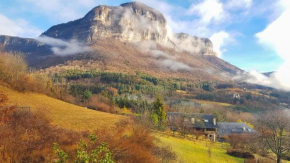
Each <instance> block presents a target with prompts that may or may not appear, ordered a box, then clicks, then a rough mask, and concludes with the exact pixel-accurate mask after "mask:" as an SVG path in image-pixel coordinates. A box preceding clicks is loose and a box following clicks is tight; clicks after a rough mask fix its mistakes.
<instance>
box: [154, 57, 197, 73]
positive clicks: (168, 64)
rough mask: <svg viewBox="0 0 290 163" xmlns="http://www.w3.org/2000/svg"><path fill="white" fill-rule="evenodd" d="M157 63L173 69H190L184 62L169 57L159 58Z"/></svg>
mask: <svg viewBox="0 0 290 163" xmlns="http://www.w3.org/2000/svg"><path fill="white" fill-rule="evenodd" d="M159 63H160V64H161V65H162V66H163V67H165V68H169V69H171V70H173V71H177V70H190V69H191V68H190V67H189V66H188V65H186V64H185V63H182V62H179V61H174V60H170V59H165V60H161V61H159Z"/></svg>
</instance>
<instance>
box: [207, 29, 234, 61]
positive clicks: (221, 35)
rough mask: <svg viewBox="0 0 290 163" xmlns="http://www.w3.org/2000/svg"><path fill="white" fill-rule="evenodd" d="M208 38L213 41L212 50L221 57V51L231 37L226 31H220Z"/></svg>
mask: <svg viewBox="0 0 290 163" xmlns="http://www.w3.org/2000/svg"><path fill="white" fill-rule="evenodd" d="M209 39H210V40H211V41H212V43H213V51H215V52H216V54H217V56H218V57H221V56H222V53H223V51H225V49H224V47H225V46H226V45H227V43H228V42H229V40H230V39H231V37H230V34H229V33H228V32H225V31H220V32H217V33H214V34H213V35H212V36H211V37H210V38H209Z"/></svg>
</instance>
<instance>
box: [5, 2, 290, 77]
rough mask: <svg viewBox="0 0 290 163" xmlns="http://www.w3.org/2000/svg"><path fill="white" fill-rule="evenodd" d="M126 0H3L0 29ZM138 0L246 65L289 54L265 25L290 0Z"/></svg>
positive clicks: (52, 21)
mask: <svg viewBox="0 0 290 163" xmlns="http://www.w3.org/2000/svg"><path fill="white" fill-rule="evenodd" d="M128 1H129V0H127V1H124V0H114V1H113V0H49V1H47V0H1V1H0V34H2V35H13V36H21V37H37V36H38V35H39V34H41V33H42V32H44V31H45V30H47V29H48V28H49V27H51V26H52V25H56V24H59V23H65V22H68V21H71V20H74V19H77V18H81V17H83V16H84V15H85V14H86V13H87V12H88V11H89V10H90V9H92V8H93V7H95V6H97V5H100V4H105V5H112V6H117V5H120V4H121V3H124V2H128ZM140 1H141V2H143V3H145V4H147V5H149V6H151V7H154V8H156V9H157V10H159V11H160V12H162V13H163V14H164V15H165V17H166V19H167V20H168V24H169V25H170V27H171V28H172V29H173V31H174V32H185V33H189V34H191V35H196V36H199V37H207V38H210V39H211V40H212V42H213V43H214V49H215V50H216V51H217V52H218V54H219V57H220V58H222V59H224V60H226V61H228V62H230V63H231V64H233V65H236V66H238V67H240V68H242V69H244V70H247V71H251V70H257V71H259V72H268V71H278V70H279V68H280V67H281V65H283V64H285V62H286V61H287V60H288V58H289V57H288V56H286V57H285V52H284V51H285V50H284V51H283V52H282V50H283V49H282V48H281V46H280V45H279V43H277V41H276V42H273V41H271V38H272V37H271V36H272V35H271V34H272V33H273V32H272V33H271V31H270V32H267V31H266V29H267V27H269V26H271V24H274V22H275V21H276V20H277V19H279V18H280V17H281V15H282V14H283V13H285V12H286V11H288V9H289V8H290V7H289V2H287V1H290V0H182V1H180V0H140ZM288 21H290V18H289V20H288ZM285 30H287V29H285ZM289 30H290V29H289ZM272 31H274V32H275V29H273V30H272ZM263 32H264V33H263ZM283 32H284V31H283ZM286 32H287V31H286ZM257 33H261V35H260V37H258V36H257ZM262 38H263V40H262ZM265 40H266V41H265ZM279 48H280V49H279ZM281 49H282V50H281ZM282 53H283V54H282Z"/></svg>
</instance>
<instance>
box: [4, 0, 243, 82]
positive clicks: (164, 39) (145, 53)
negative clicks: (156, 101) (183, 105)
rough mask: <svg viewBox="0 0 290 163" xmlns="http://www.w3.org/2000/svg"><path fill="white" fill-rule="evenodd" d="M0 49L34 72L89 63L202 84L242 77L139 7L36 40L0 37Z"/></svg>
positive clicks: (97, 11) (100, 12)
mask: <svg viewBox="0 0 290 163" xmlns="http://www.w3.org/2000/svg"><path fill="white" fill-rule="evenodd" d="M0 44H2V45H3V46H4V49H5V50H6V51H8V52H11V51H12V52H13V51H14V52H15V51H17V52H21V53H24V54H25V56H26V60H27V62H28V64H29V65H30V66H33V67H36V68H49V67H51V66H56V65H59V64H61V65H64V66H65V65H69V64H70V63H72V62H73V61H77V60H79V61H80V63H82V64H86V63H87V59H88V58H90V59H92V58H93V61H94V66H93V67H91V68H95V67H97V68H99V69H103V70H112V71H121V70H122V69H124V70H125V69H126V71H139V70H142V71H143V70H144V71H146V72H154V73H164V72H165V73H166V74H171V75H173V76H176V77H178V76H183V77H189V78H195V79H202V80H225V79H226V80H231V76H233V75H235V74H237V72H239V71H242V70H241V69H239V68H237V67H235V66H233V65H231V64H229V63H228V62H226V61H224V60H222V59H219V58H217V57H216V56H215V53H214V51H213V44H212V42H211V41H210V40H209V39H207V38H199V37H196V36H190V35H189V34H185V33H176V34H175V33H172V32H171V31H170V29H169V27H168V25H167V22H166V19H165V18H164V16H163V15H162V14H161V13H160V12H159V11H157V10H155V9H153V8H151V7H148V6H146V5H145V4H142V3H140V2H129V3H124V4H121V5H120V6H106V5H100V6H97V7H94V8H93V9H92V10H90V11H89V12H88V13H87V14H86V15H85V16H84V17H83V18H80V19H77V20H74V21H70V22H67V23H62V24H59V25H54V26H52V27H50V28H49V29H48V30H47V31H45V32H43V33H42V34H41V36H40V37H39V38H37V39H25V38H20V37H11V36H0ZM83 47H87V48H83ZM76 48H79V49H76ZM74 49H76V50H77V52H75V53H73V52H72V51H73V50H74ZM83 49H86V50H85V51H82V50H83ZM88 49H89V50H88ZM64 51H65V52H64ZM56 52H60V54H56ZM88 56H89V57H88ZM222 78H224V79H222Z"/></svg>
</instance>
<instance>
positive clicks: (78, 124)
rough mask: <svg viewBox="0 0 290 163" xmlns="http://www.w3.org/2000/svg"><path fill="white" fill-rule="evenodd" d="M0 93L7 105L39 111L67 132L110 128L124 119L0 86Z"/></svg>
mask: <svg viewBox="0 0 290 163" xmlns="http://www.w3.org/2000/svg"><path fill="white" fill-rule="evenodd" d="M0 91H2V92H4V94H6V95H8V98H9V101H8V105H17V106H19V107H30V109H31V111H40V112H42V113H43V114H45V115H46V116H47V118H49V119H50V120H51V122H52V124H53V125H55V126H58V127H61V128H64V129H68V130H75V131H86V130H89V131H92V130H95V129H100V128H110V127H114V124H115V123H116V122H119V121H120V120H121V119H123V118H125V117H123V116H120V115H115V114H109V113H104V112H99V111H94V110H89V109H87V108H83V107H80V106H76V105H73V104H69V103H66V102H63V101H60V100H57V99H54V98H51V97H48V96H45V95H41V94H36V93H20V92H17V91H14V90H11V89H8V88H5V87H2V86H0Z"/></svg>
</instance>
